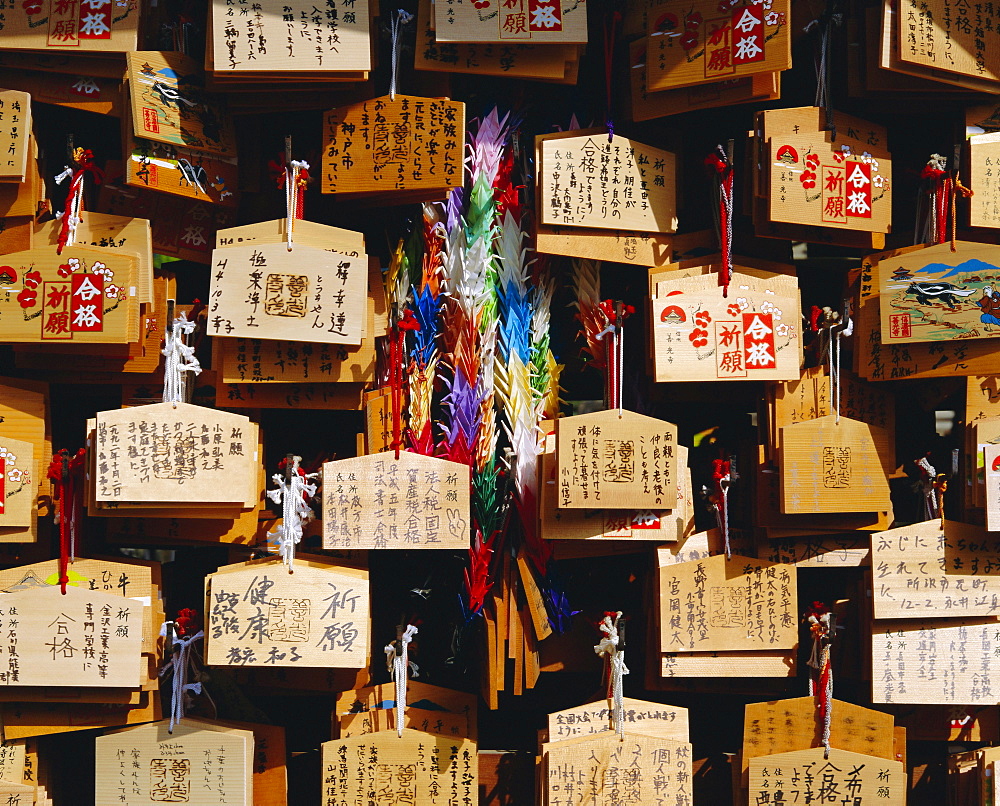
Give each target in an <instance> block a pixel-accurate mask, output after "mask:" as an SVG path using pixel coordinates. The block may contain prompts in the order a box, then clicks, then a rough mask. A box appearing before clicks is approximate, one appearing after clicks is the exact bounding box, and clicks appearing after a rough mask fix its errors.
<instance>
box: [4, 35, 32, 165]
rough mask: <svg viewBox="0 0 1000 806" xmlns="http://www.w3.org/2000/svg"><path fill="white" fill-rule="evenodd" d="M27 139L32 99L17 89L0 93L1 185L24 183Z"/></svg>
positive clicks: (29, 133)
mask: <svg viewBox="0 0 1000 806" xmlns="http://www.w3.org/2000/svg"><path fill="white" fill-rule="evenodd" d="M0 30H2V29H0ZM30 137H31V96H30V95H29V94H28V93H26V92H18V91H17V90H0V182H23V181H24V180H25V179H26V178H27V174H28V140H29V138H30Z"/></svg>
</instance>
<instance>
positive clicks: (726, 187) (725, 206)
mask: <svg viewBox="0 0 1000 806" xmlns="http://www.w3.org/2000/svg"><path fill="white" fill-rule="evenodd" d="M705 164H706V165H707V166H708V167H709V168H712V169H714V173H713V174H712V178H713V181H714V183H715V193H716V198H717V199H718V215H717V216H715V218H716V219H717V224H718V233H719V250H720V251H721V253H722V256H721V260H720V262H721V267H720V270H719V285H721V286H722V296H723V297H728V296H729V282H730V280H731V278H732V274H733V182H734V177H733V164H732V160H731V155H729V154H727V153H726V150H725V149H724V148H723V147H722V146H721V145H718V146H716V147H715V151H714V152H712V153H711V154H709V155H708V156H707V157H706V158H705Z"/></svg>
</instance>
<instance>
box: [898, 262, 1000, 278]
mask: <svg viewBox="0 0 1000 806" xmlns="http://www.w3.org/2000/svg"><path fill="white" fill-rule="evenodd" d="M982 272H1000V266H996V265H994V264H992V263H987V262H985V261H983V260H979V259H978V258H970V259H969V260H965V261H963V262H961V263H959V264H958V265H957V266H949V265H948V264H947V263H929V264H927V265H926V266H924V267H923V268H922V269H917V270H916V272H915V274H933V275H934V276H935V277H941V278H944V277H951V276H953V275H956V274H973V273H974V274H980V273H982Z"/></svg>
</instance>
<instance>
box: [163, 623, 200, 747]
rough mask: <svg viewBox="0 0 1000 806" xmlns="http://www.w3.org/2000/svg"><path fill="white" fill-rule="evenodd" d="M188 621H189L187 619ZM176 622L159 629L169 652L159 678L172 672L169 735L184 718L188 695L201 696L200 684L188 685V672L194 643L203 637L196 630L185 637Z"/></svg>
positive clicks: (181, 628)
mask: <svg viewBox="0 0 1000 806" xmlns="http://www.w3.org/2000/svg"><path fill="white" fill-rule="evenodd" d="M185 613H194V611H193V610H182V611H181V614H182V615H183V614H185ZM189 620H190V619H189ZM179 621H180V619H178V621H168V622H165V623H164V625H163V626H162V627H161V628H160V637H161V638H164V639H166V643H167V646H166V647H165V650H166V651H165V653H164V654H167V652H169V655H170V660H168V661H167V662H166V663H165V664H164V665H163V668H161V669H160V677H163V676H164V675H165V674H166V673H167V672H168V671H170V672H172V678H171V697H170V726H169V728H168V729H167V730H168V732H169V733H173V732H174V726H175V725H177V724H178V723H179V722H180V721H181V720H182V719H183V718H184V711H185V703H184V699H185V697H186V696H188V695H190V694H196V695H197V694H201V693H202V687H201V683H198V682H195V683H188V682H187V680H188V672H189V670H190V668H191V665H192V663H191V650H192V649H193V647H192V644H194V643H195V641H200V640H202V639H203V638H204V637H205V633H204V631H203V630H198V632H196V633H195V634H194V635H185V634H184V632H185V630H184V627H182V626H181V625H180V624H179V623H178V622H179Z"/></svg>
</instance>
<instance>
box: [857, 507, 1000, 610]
mask: <svg viewBox="0 0 1000 806" xmlns="http://www.w3.org/2000/svg"><path fill="white" fill-rule="evenodd" d="M998 557H1000V535H992V534H988V533H987V531H986V530H985V529H984V528H983V527H981V526H970V525H969V524H966V523H957V522H956V521H948V520H946V521H945V523H944V530H943V531H942V529H941V521H940V520H938V519H934V520H930V521H924V522H922V523H914V524H910V525H909V526H900V527H899V528H897V529H889V530H888V531H885V532H877V533H876V534H873V535H872V583H873V589H872V591H873V592H872V596H873V601H874V606H875V618H877V619H895V618H918V619H928V618H965V617H969V616H998V615H1000V562H998V561H997V558H998Z"/></svg>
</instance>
